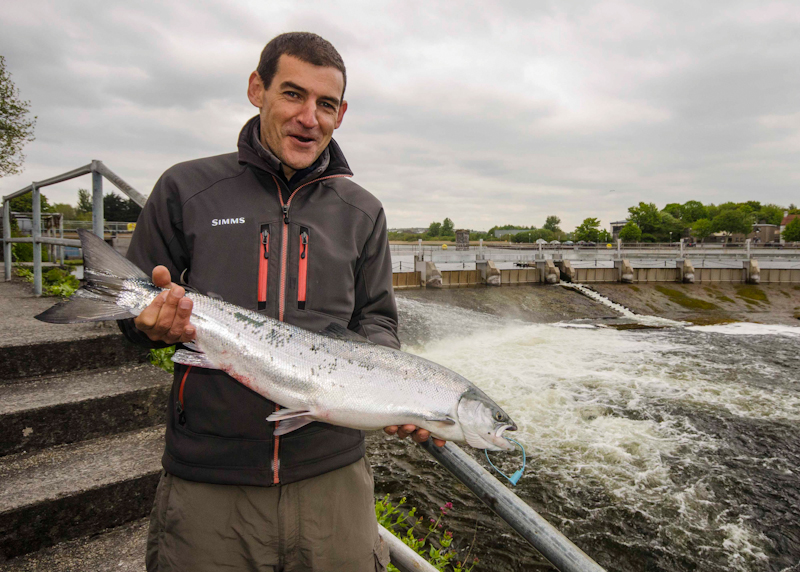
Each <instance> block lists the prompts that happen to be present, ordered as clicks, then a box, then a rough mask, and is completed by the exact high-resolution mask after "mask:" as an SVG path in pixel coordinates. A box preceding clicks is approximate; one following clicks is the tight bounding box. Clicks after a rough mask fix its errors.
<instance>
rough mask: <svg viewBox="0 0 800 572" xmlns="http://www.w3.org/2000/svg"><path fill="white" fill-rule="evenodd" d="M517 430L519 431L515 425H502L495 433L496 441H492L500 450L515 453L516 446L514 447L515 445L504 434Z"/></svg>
mask: <svg viewBox="0 0 800 572" xmlns="http://www.w3.org/2000/svg"><path fill="white" fill-rule="evenodd" d="M516 430H517V426H516V424H514V423H511V424H509V425H501V426H500V427H498V429H497V431H496V432H495V434H494V439H492V441H493V442H494V444H495V445H496V446H497V447H498V448H499V449H503V450H504V451H513V450H514V449H515V448H516V446H515V445H514V443H512V442H511V441H509V440H508V439H507V438H506V437H505V436H504V435H503V433H505V432H506V431H516ZM499 449H496V450H499Z"/></svg>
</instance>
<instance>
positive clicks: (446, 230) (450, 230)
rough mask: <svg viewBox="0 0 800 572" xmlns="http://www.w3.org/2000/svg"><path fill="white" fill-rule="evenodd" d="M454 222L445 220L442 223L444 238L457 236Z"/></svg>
mask: <svg viewBox="0 0 800 572" xmlns="http://www.w3.org/2000/svg"><path fill="white" fill-rule="evenodd" d="M454 228H455V227H454V225H453V221H452V220H450V219H449V218H446V219H444V222H442V236H455V230H454Z"/></svg>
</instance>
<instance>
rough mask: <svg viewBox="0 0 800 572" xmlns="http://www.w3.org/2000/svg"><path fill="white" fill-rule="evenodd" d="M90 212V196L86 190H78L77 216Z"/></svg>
mask: <svg viewBox="0 0 800 572" xmlns="http://www.w3.org/2000/svg"><path fill="white" fill-rule="evenodd" d="M91 212H92V195H91V194H90V193H89V191H87V190H86V189H78V214H79V215H80V214H89V213H91Z"/></svg>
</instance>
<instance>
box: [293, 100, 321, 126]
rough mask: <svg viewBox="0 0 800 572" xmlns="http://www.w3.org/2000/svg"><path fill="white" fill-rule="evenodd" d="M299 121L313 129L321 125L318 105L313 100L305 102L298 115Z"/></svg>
mask: <svg viewBox="0 0 800 572" xmlns="http://www.w3.org/2000/svg"><path fill="white" fill-rule="evenodd" d="M297 121H298V122H299V123H300V125H302V126H303V127H305V128H306V129H313V128H314V127H316V126H317V125H319V121H317V105H316V102H313V101H311V100H309V101H307V102H305V104H304V105H303V107H302V108H301V109H300V113H299V114H298V115H297Z"/></svg>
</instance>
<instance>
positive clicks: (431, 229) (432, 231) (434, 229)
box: [428, 222, 442, 236]
mask: <svg viewBox="0 0 800 572" xmlns="http://www.w3.org/2000/svg"><path fill="white" fill-rule="evenodd" d="M428 234H429V235H431V236H439V235H441V234H442V223H440V222H432V223H431V224H430V225H429V226H428Z"/></svg>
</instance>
